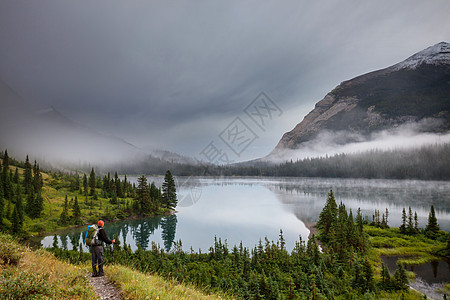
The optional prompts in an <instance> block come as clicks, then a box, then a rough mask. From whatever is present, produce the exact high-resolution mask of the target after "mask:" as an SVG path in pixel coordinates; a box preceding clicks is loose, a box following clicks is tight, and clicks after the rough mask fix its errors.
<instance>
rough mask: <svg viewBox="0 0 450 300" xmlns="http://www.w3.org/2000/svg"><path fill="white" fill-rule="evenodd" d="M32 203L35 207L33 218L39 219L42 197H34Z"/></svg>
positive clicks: (42, 207)
mask: <svg viewBox="0 0 450 300" xmlns="http://www.w3.org/2000/svg"><path fill="white" fill-rule="evenodd" d="M34 203H35V205H36V207H35V209H34V215H33V217H34V218H39V217H40V216H41V213H42V211H43V210H44V197H42V195H41V193H38V194H36V195H35V199H34Z"/></svg>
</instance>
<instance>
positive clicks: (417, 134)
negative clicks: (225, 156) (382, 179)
mask: <svg viewBox="0 0 450 300" xmlns="http://www.w3.org/2000/svg"><path fill="white" fill-rule="evenodd" d="M446 122H447V123H448V120H442V119H424V120H422V121H420V122H416V123H407V124H403V125H400V126H398V127H396V128H393V129H388V130H382V131H378V132H373V133H371V134H369V135H363V134H360V133H353V132H349V131H338V132H335V131H330V130H324V131H322V132H320V133H319V134H318V136H317V137H316V138H315V139H313V140H311V141H308V142H304V143H302V144H301V146H300V147H299V148H298V149H276V150H274V151H273V152H272V153H271V154H269V155H268V156H267V157H265V158H263V159H261V160H262V161H264V162H270V163H282V162H286V161H291V160H292V161H296V160H301V159H305V158H315V157H325V156H332V155H335V154H342V153H345V154H357V153H364V152H367V151H371V150H380V151H389V150H407V149H417V148H420V147H422V146H426V145H440V144H448V143H450V132H448V131H447V132H440V131H441V129H440V128H442V126H443V125H444V124H445V123H446ZM436 132H439V133H436Z"/></svg>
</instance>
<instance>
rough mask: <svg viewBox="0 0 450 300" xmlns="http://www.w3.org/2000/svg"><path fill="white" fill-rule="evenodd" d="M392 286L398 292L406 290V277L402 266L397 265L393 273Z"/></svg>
mask: <svg viewBox="0 0 450 300" xmlns="http://www.w3.org/2000/svg"><path fill="white" fill-rule="evenodd" d="M394 284H395V288H396V289H398V290H404V291H406V290H407V289H408V284H409V282H408V277H407V276H406V271H405V268H404V267H403V265H401V264H399V265H398V269H397V270H395V273H394Z"/></svg>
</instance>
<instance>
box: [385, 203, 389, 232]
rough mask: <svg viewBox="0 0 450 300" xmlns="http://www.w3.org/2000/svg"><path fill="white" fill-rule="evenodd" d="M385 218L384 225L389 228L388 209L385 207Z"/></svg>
mask: <svg viewBox="0 0 450 300" xmlns="http://www.w3.org/2000/svg"><path fill="white" fill-rule="evenodd" d="M385 218H386V227H388V228H389V221H388V218H389V210H388V209H387V207H386V214H385Z"/></svg>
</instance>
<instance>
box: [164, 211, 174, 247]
mask: <svg viewBox="0 0 450 300" xmlns="http://www.w3.org/2000/svg"><path fill="white" fill-rule="evenodd" d="M161 228H162V233H161V237H162V239H163V240H164V249H165V250H166V252H169V251H170V248H171V247H172V245H173V241H174V239H175V231H176V230H177V216H176V215H170V216H168V217H165V218H163V219H162V220H161Z"/></svg>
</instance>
